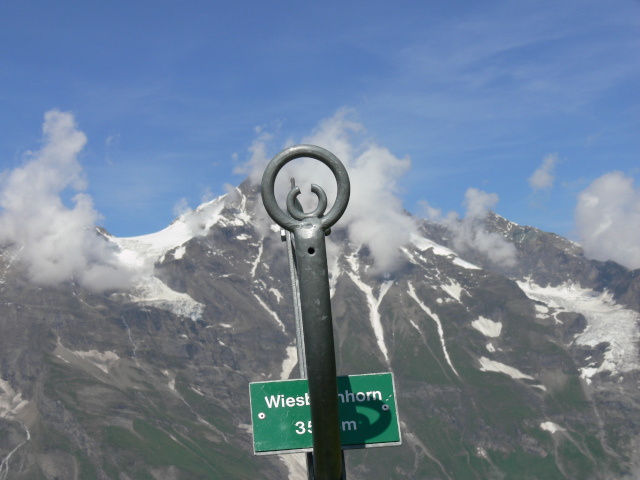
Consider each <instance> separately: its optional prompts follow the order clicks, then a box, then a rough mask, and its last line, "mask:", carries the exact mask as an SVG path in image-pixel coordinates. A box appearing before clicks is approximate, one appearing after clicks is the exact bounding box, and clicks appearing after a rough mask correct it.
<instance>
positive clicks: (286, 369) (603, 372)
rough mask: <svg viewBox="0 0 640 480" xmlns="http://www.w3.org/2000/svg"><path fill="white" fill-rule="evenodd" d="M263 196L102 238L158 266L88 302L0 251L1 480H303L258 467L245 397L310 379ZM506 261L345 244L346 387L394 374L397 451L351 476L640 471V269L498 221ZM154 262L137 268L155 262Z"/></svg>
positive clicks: (438, 244) (342, 366)
mask: <svg viewBox="0 0 640 480" xmlns="http://www.w3.org/2000/svg"><path fill="white" fill-rule="evenodd" d="M259 202H260V199H259V193H258V192H257V190H256V189H255V187H251V186H250V185H249V184H248V183H245V184H243V185H242V186H241V187H240V188H239V189H237V191H236V192H234V193H233V194H229V195H227V196H226V197H224V198H220V199H216V200H214V201H213V202H210V203H209V204H205V205H202V206H201V207H199V209H198V210H197V211H196V212H193V214H191V215H190V216H189V217H181V218H179V219H177V220H176V221H175V222H174V223H173V224H172V225H170V226H169V227H168V228H167V229H166V230H164V231H162V232H158V233H157V234H153V235H148V236H144V237H137V238H132V239H118V238H113V237H109V236H108V234H106V233H104V232H103V233H102V234H103V235H107V238H108V239H109V241H110V242H111V244H112V247H113V248H114V249H115V251H117V252H118V254H119V255H120V257H121V258H122V259H123V260H124V261H127V262H129V263H131V264H132V265H138V266H140V265H147V266H148V268H147V269H146V270H144V269H143V270H144V272H146V273H144V274H143V275H141V276H139V277H138V280H137V283H136V286H135V287H134V288H131V289H127V290H123V291H113V292H107V293H102V294H95V293H91V292H89V291H87V290H84V289H82V288H79V287H78V286H76V285H75V284H74V283H73V282H69V283H67V284H63V285H59V286H56V287H37V286H34V285H31V284H29V283H28V282H27V281H26V280H24V278H25V276H24V272H23V270H22V266H21V261H20V250H19V246H5V247H4V248H3V249H2V251H1V254H2V256H1V257H0V282H1V283H0V379H1V380H0V432H1V433H0V459H1V461H2V463H1V464H0V480H4V479H9V478H14V479H54V478H59V479H63V478H64V479H72V478H78V479H80V478H81V479H91V478H96V479H183V478H184V479H187V478H188V479H194V478H202V479H205V478H206V479H209V478H225V479H227V478H238V479H244V478H264V479H281V478H306V477H304V474H303V473H302V472H304V471H305V470H304V468H303V467H302V461H301V458H300V456H299V455H283V456H268V457H254V455H253V448H252V436H251V425H250V423H251V419H250V411H249V395H248V393H249V389H248V384H249V382H252V381H259V380H275V379H283V378H289V377H291V378H295V377H296V376H297V369H296V368H295V366H296V361H297V360H296V348H295V327H294V320H293V307H292V298H291V288H290V283H289V274H288V265H287V259H286V249H285V245H284V244H283V243H281V241H280V234H279V230H278V229H273V230H270V229H269V228H268V226H267V227H266V228H265V227H260V225H261V221H260V220H259V215H258V213H257V212H258V209H259V208H260V205H259ZM484 228H486V229H487V231H490V232H496V233H499V234H500V235H501V236H502V237H504V238H506V239H507V240H508V241H510V242H512V243H513V244H514V245H515V247H516V252H517V263H515V264H513V265H510V266H502V267H500V266H496V265H494V264H492V263H491V262H490V261H489V260H488V259H487V258H486V257H485V256H483V254H481V253H480V252H477V251H473V250H465V251H459V252H454V251H453V249H452V248H453V243H452V241H451V239H450V232H448V231H447V229H446V228H444V227H442V226H441V225H437V224H433V223H429V222H423V223H422V225H421V230H420V235H415V236H413V237H412V239H411V242H410V243H408V244H407V245H402V246H399V248H400V249H401V251H402V255H403V258H404V264H403V265H402V266H401V268H399V269H398V270H397V271H396V273H395V274H393V275H392V276H376V275H374V274H372V273H371V272H372V271H373V269H372V268H371V265H372V259H371V255H370V254H369V252H368V250H367V248H366V246H360V245H357V244H353V243H351V242H350V240H349V238H348V237H347V235H346V234H345V232H343V231H341V230H340V229H335V231H334V233H333V234H332V235H331V238H332V241H333V243H334V245H335V246H336V248H335V249H334V250H335V252H334V255H333V256H332V258H331V260H330V270H331V286H332V291H333V297H332V304H333V315H334V330H335V335H336V346H337V364H338V371H339V374H343V375H346V374H356V373H373V372H384V371H392V372H394V375H395V379H396V389H397V394H398V409H399V415H400V419H401V426H402V437H403V445H402V446H401V447H393V448H383V449H375V450H354V451H349V452H347V454H346V459H347V470H348V478H350V479H374V478H380V479H391V478H402V479H407V478H409V479H411V478H413V479H430V478H434V479H435V478H450V479H454V478H455V479H463V478H538V479H553V478H567V479H574V478H622V477H624V476H626V475H632V473H633V472H634V468H635V466H636V465H637V462H638V461H640V458H639V457H638V453H637V452H638V451H640V444H639V439H640V437H639V434H640V403H639V401H640V393H639V392H640V391H639V389H638V388H639V386H640V383H639V382H640V375H639V372H640V365H639V357H638V339H639V331H638V321H639V320H640V314H638V309H639V301H640V296H639V293H638V288H639V287H638V285H639V283H638V282H639V281H638V272H637V271H628V270H626V269H625V268H623V267H621V266H619V265H617V264H615V263H612V262H607V263H602V262H595V261H590V260H588V259H586V258H585V257H584V256H583V255H582V251H581V250H580V248H579V247H578V246H577V245H575V244H573V243H572V242H570V241H568V240H566V239H564V238H561V237H558V236H556V235H553V234H549V233H545V232H541V231H539V230H536V229H534V228H531V227H521V226H518V225H515V224H513V223H511V222H509V221H507V220H505V219H503V218H501V217H498V216H496V215H490V216H489V217H488V218H487V219H486V222H485V226H484ZM141 271H142V270H141Z"/></svg>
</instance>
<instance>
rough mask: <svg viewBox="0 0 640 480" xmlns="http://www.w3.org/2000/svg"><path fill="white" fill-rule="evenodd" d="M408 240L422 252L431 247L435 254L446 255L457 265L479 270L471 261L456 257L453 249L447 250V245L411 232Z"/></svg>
mask: <svg viewBox="0 0 640 480" xmlns="http://www.w3.org/2000/svg"><path fill="white" fill-rule="evenodd" d="M410 241H411V243H413V244H414V245H415V246H416V248H417V249H418V250H420V251H422V252H425V251H427V250H429V249H431V250H432V252H433V253H434V254H435V255H439V256H442V257H447V258H449V260H451V261H452V262H453V263H454V264H455V265H458V266H459V267H462V268H466V269H468V270H480V267H478V266H476V265H474V264H472V263H469V262H467V261H465V260H462V259H461V258H460V257H458V255H456V253H455V252H454V251H453V250H449V249H448V248H447V247H443V246H442V245H439V244H437V243H435V242H433V241H431V240H429V239H427V238H424V237H420V236H418V235H415V234H411V237H410Z"/></svg>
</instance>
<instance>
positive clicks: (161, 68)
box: [0, 0, 640, 238]
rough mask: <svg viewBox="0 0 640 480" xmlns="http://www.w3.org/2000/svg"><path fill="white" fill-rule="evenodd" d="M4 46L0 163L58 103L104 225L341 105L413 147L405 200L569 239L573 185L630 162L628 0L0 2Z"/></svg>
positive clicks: (216, 176)
mask: <svg viewBox="0 0 640 480" xmlns="http://www.w3.org/2000/svg"><path fill="white" fill-rule="evenodd" d="M0 42H1V45H2V48H1V49H0V102H1V103H0V104H1V106H2V108H1V110H0V112H1V113H0V171H3V172H4V176H5V177H6V176H7V175H8V174H9V172H11V171H12V170H13V169H16V168H18V167H20V166H21V165H23V164H24V163H25V162H26V161H28V157H26V156H25V152H28V151H35V150H37V149H38V148H40V146H41V144H42V125H43V119H44V115H45V112H47V111H50V110H52V109H59V110H60V111H62V112H71V113H72V114H73V117H74V119H75V121H76V124H77V128H78V129H79V130H80V131H82V132H84V133H85V134H86V136H87V138H88V143H87V144H86V146H85V147H84V149H83V150H82V152H81V153H80V155H79V161H80V163H81V165H82V168H83V170H84V175H85V178H86V189H85V191H86V193H87V194H88V195H90V197H91V198H92V199H93V204H94V208H95V210H97V211H98V212H99V213H100V214H101V216H102V220H101V223H102V225H103V226H104V227H105V228H107V229H108V230H109V231H110V232H112V233H113V234H115V235H117V236H132V235H140V234H144V233H150V232H153V231H157V230H160V229H162V228H164V227H165V226H167V225H168V224H169V223H170V222H171V221H172V219H173V218H174V217H175V207H176V205H177V204H179V202H181V201H183V202H184V200H186V202H187V203H188V204H189V205H191V206H192V207H195V206H196V205H198V204H199V203H200V201H201V199H202V198H203V197H211V196H216V195H219V194H222V193H224V192H225V189H224V185H225V184H232V185H237V184H239V183H240V182H241V181H242V180H243V179H244V175H242V174H238V173H234V169H237V168H238V167H240V166H242V165H243V164H244V163H245V162H247V161H248V160H249V159H250V158H251V152H250V148H251V146H252V145H253V144H254V142H255V141H256V139H257V138H258V137H260V135H264V134H265V132H268V133H269V135H270V137H269V138H270V139H269V142H267V145H266V148H267V150H268V153H269V154H270V155H274V154H276V153H277V152H278V151H279V150H280V149H281V148H282V147H283V146H284V145H285V144H286V143H288V142H289V143H290V142H294V143H297V142H299V141H301V139H303V138H305V137H307V136H309V135H310V134H311V133H312V132H313V131H314V129H316V128H317V126H318V125H319V123H320V122H322V121H323V120H324V119H327V118H332V117H333V116H335V115H336V112H339V111H344V109H348V110H349V112H350V113H349V114H348V115H349V118H351V119H352V120H353V121H354V122H357V123H358V124H360V125H362V126H363V127H364V129H366V131H365V132H361V133H359V134H358V135H360V136H361V137H365V138H366V139H367V141H370V142H375V143H376V144H377V145H380V146H383V147H385V148H387V149H388V150H389V151H390V152H392V153H393V155H395V156H397V157H398V158H405V157H407V156H408V157H409V158H410V159H411V168H410V170H409V171H408V173H406V174H405V175H404V176H403V177H402V178H401V179H399V180H398V186H399V190H398V192H397V194H398V195H399V196H400V197H401V199H402V201H403V204H404V208H406V209H407V210H409V211H412V212H414V213H418V214H422V213H424V209H423V206H421V205H422V203H421V202H422V201H426V202H428V204H429V205H430V206H431V207H434V208H438V209H441V210H442V212H444V213H446V212H449V211H453V210H455V211H458V212H460V214H461V215H463V214H464V206H463V202H464V199H465V192H467V191H468V189H470V188H474V189H478V190H481V191H484V192H487V193H490V194H493V193H495V194H497V196H498V197H499V201H498V202H497V203H496V204H495V206H494V207H493V208H494V210H495V211H497V212H498V213H500V214H501V215H503V216H505V217H507V218H508V219H510V220H512V221H515V222H517V223H520V224H526V225H532V226H535V227H538V228H541V229H543V230H547V231H553V232H556V233H559V234H561V235H565V236H570V237H573V238H577V237H580V236H581V235H580V234H579V232H577V231H576V219H575V218H576V217H575V215H576V213H575V212H576V209H577V208H578V205H579V203H580V201H581V200H580V199H581V198H582V197H580V195H581V194H583V193H584V192H585V191H587V189H588V188H590V187H592V186H593V182H594V181H596V180H597V179H599V178H601V177H602V176H603V175H606V174H608V173H610V172H613V171H619V172H621V173H622V177H620V178H621V179H624V180H627V183H628V180H629V179H631V180H634V179H637V178H638V176H639V175H640V173H639V170H638V167H639V166H640V163H639V156H638V153H639V151H640V149H639V147H640V145H639V143H640V141H639V135H638V134H639V127H640V120H639V119H640V108H639V107H640V95H639V93H640V92H639V85H640V61H639V58H640V3H639V2H637V1H628V0H612V1H608V2H601V1H590V0H587V1H564V2H555V1H554V2H551V1H535V2H533V1H522V2H514V1H494V2H467V1H447V2H444V1H434V2H371V1H367V2H364V1H352V2H332V1H325V2H294V1H286V2H285V1H273V2H255V1H247V2H197V1H182V2H178V1H154V2H149V1H136V2H130V1H128V2H124V1H101V2H97V1H82V2H80V1H68V2H43V1H39V2H35V1H20V2H3V3H2V6H0ZM549 156H551V157H549ZM545 158H553V161H551V163H550V164H548V167H549V169H548V172H547V173H548V175H547V177H545V178H546V180H545V182H546V183H545V182H543V183H540V184H539V188H538V189H537V190H535V189H534V188H532V185H531V183H530V182H529V179H530V178H531V176H532V175H533V174H534V172H535V171H536V170H538V169H540V168H541V166H542V165H543V162H544V159H545ZM593 188H596V187H593ZM631 188H632V190H631V197H632V200H630V202H631V203H629V204H627V205H626V206H624V208H625V209H627V210H629V209H630V210H633V209H634V208H635V209H637V211H638V212H640V205H638V204H637V203H634V202H637V198H638V195H639V194H638V187H637V186H632V187H631ZM74 194H75V192H74V191H73V189H67V191H66V192H64V193H63V195H65V201H66V202H72V200H71V197H72V196H73V195H74ZM182 199H184V200H182ZM635 218H636V220H635V221H637V216H636V217H635ZM594 221H595V220H594ZM587 223H589V222H588V221H587ZM626 223H629V222H626ZM581 225H582V224H581ZM636 238H637V237H636Z"/></svg>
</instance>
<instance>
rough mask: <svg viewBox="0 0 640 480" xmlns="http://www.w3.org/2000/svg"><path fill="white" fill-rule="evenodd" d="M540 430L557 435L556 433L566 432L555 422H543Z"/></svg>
mask: <svg viewBox="0 0 640 480" xmlns="http://www.w3.org/2000/svg"><path fill="white" fill-rule="evenodd" d="M540 428H541V429H542V430H545V431H547V432H551V433H556V432H564V431H565V429H564V428H562V427H561V426H560V425H558V424H556V423H553V422H543V423H541V424H540Z"/></svg>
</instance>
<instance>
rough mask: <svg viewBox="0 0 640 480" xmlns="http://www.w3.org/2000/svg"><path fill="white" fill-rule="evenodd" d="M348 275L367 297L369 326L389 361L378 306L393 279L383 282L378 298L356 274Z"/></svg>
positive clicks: (349, 273)
mask: <svg viewBox="0 0 640 480" xmlns="http://www.w3.org/2000/svg"><path fill="white" fill-rule="evenodd" d="M348 275H349V277H350V278H351V280H352V281H353V283H355V284H356V285H357V286H358V288H359V289H360V290H362V292H363V293H364V296H365V298H366V299H367V304H368V305H369V321H370V322H371V326H372V327H373V333H374V335H375V336H376V340H377V342H378V347H379V348H380V351H381V352H382V354H383V355H384V358H385V360H386V361H387V363H389V353H388V352H387V345H386V344H385V342H384V331H383V329H382V322H381V321H380V312H379V311H378V307H380V303H382V299H383V298H384V296H385V294H386V293H387V292H388V291H389V288H391V285H393V280H389V281H387V282H384V283H383V284H382V285H381V286H380V293H379V294H378V298H376V297H375V296H374V295H373V289H372V288H371V287H370V286H369V285H367V284H366V283H364V282H363V281H362V280H360V279H359V278H358V276H357V275H355V274H353V273H351V272H348Z"/></svg>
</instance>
